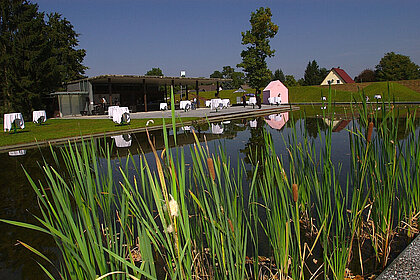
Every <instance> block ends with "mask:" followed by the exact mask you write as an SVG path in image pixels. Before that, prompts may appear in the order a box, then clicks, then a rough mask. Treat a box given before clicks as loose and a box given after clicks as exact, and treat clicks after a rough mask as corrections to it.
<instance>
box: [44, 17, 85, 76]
mask: <svg viewBox="0 0 420 280" xmlns="http://www.w3.org/2000/svg"><path fill="white" fill-rule="evenodd" d="M47 26H48V29H49V36H48V37H49V40H50V43H51V44H52V54H53V57H54V60H55V61H54V62H55V64H56V66H57V67H58V70H59V73H60V79H59V82H60V83H62V82H68V81H72V80H77V79H81V78H83V77H84V75H83V74H84V73H85V70H86V69H87V67H85V66H83V64H82V62H83V59H84V57H85V55H86V50H84V49H76V47H77V46H78V44H79V41H78V39H77V37H78V36H79V34H77V33H76V31H74V27H73V25H72V24H71V23H70V22H69V21H68V20H67V19H66V18H62V16H61V15H60V14H58V13H52V14H49V15H48V22H47Z"/></svg>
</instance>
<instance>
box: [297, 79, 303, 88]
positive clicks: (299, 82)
mask: <svg viewBox="0 0 420 280" xmlns="http://www.w3.org/2000/svg"><path fill="white" fill-rule="evenodd" d="M297 83H298V85H299V86H304V85H305V80H304V79H303V78H300V79H299V80H298V81H297Z"/></svg>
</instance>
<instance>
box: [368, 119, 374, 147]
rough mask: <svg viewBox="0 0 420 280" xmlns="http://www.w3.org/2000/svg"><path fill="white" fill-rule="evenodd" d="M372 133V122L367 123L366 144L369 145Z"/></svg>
mask: <svg viewBox="0 0 420 280" xmlns="http://www.w3.org/2000/svg"><path fill="white" fill-rule="evenodd" d="M372 131H373V122H370V123H369V128H368V135H367V142H368V143H370V140H371V139H372Z"/></svg>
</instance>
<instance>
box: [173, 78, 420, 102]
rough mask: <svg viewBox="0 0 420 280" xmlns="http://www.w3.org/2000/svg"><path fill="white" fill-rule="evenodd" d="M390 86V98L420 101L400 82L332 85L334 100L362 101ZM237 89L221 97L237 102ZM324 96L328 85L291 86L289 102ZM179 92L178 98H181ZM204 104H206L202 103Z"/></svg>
mask: <svg viewBox="0 0 420 280" xmlns="http://www.w3.org/2000/svg"><path fill="white" fill-rule="evenodd" d="M388 86H389V92H390V98H391V100H392V99H395V101H406V102H410V101H420V93H419V92H417V91H414V90H412V89H410V88H408V87H406V86H405V85H403V84H400V83H399V82H389V83H388V82H375V83H369V84H352V85H351V86H348V85H336V86H333V87H332V102H351V101H357V102H360V101H362V100H361V98H360V95H361V93H364V94H365V95H366V96H367V97H369V99H370V100H371V101H372V100H375V98H374V96H375V95H377V94H379V95H381V96H382V98H387V96H388ZM234 91H235V90H222V91H220V94H219V98H229V99H230V103H231V104H235V103H236V97H240V96H242V94H241V93H234ZM247 92H248V93H254V92H255V90H253V89H250V90H248V91H247ZM195 96H196V95H195V93H189V94H188V98H189V99H193V98H194V97H195ZM199 96H200V97H202V98H205V99H212V98H215V91H208V92H200V93H199ZM322 96H328V87H326V86H296V87H290V88H289V102H293V103H318V102H321V100H322V99H321V97H322ZM179 99H180V97H179V94H178V95H176V100H179ZM201 106H204V104H201Z"/></svg>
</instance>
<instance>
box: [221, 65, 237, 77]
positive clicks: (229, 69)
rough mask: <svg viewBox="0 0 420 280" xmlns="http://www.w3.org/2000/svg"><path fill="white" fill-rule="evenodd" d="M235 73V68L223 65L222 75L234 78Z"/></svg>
mask: <svg viewBox="0 0 420 280" xmlns="http://www.w3.org/2000/svg"><path fill="white" fill-rule="evenodd" d="M233 73H235V69H233V68H232V67H230V66H223V70H222V75H223V78H225V79H232V76H233Z"/></svg>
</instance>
